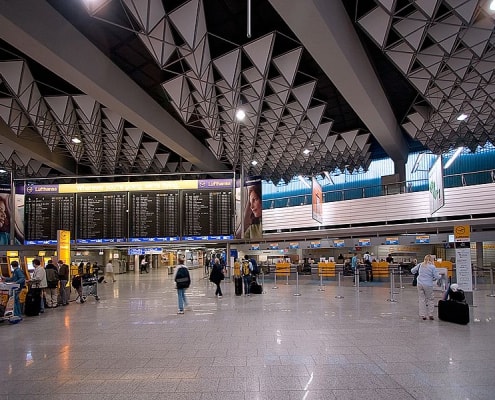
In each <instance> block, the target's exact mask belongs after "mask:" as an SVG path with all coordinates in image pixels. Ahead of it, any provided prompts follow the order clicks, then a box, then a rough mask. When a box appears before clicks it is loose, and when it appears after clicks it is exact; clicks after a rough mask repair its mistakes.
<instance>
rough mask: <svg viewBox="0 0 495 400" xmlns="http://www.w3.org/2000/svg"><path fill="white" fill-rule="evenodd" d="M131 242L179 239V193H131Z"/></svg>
mask: <svg viewBox="0 0 495 400" xmlns="http://www.w3.org/2000/svg"><path fill="white" fill-rule="evenodd" d="M130 199H131V200H130V201H131V209H130V214H131V215H130V221H131V224H130V227H129V229H130V232H129V235H130V238H131V241H133V242H135V241H143V242H145V241H149V240H148V239H156V240H161V241H165V240H167V238H178V237H179V193H178V192H177V191H171V192H144V193H143V192H141V193H134V192H131V193H130Z"/></svg>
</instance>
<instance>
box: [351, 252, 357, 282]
mask: <svg viewBox="0 0 495 400" xmlns="http://www.w3.org/2000/svg"><path fill="white" fill-rule="evenodd" d="M358 266H359V260H358V256H357V254H356V253H353V255H352V259H351V268H352V275H353V278H352V281H353V282H354V283H356V273H357V274H358V275H359V269H358ZM358 279H359V276H358Z"/></svg>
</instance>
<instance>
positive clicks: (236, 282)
mask: <svg viewBox="0 0 495 400" xmlns="http://www.w3.org/2000/svg"><path fill="white" fill-rule="evenodd" d="M234 285H235V295H236V296H242V278H241V277H240V276H236V277H234Z"/></svg>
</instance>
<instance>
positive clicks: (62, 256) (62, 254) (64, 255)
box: [57, 231, 70, 265]
mask: <svg viewBox="0 0 495 400" xmlns="http://www.w3.org/2000/svg"><path fill="white" fill-rule="evenodd" d="M57 255H58V259H59V260H62V261H63V262H64V263H65V264H67V265H69V264H70V231H57Z"/></svg>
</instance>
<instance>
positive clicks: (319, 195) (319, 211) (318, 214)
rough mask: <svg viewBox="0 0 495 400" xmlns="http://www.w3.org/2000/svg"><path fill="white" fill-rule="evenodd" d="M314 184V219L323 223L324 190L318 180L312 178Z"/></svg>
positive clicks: (312, 194) (312, 198) (312, 199)
mask: <svg viewBox="0 0 495 400" xmlns="http://www.w3.org/2000/svg"><path fill="white" fill-rule="evenodd" d="M312 182H313V186H312V189H311V204H312V210H313V219H314V220H315V221H317V222H319V223H320V224H322V223H323V192H322V190H321V185H320V184H319V183H318V181H317V180H316V179H315V178H313V179H312Z"/></svg>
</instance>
